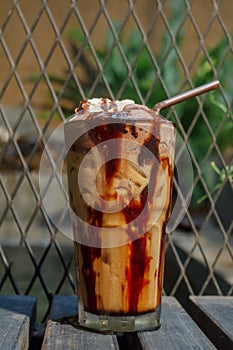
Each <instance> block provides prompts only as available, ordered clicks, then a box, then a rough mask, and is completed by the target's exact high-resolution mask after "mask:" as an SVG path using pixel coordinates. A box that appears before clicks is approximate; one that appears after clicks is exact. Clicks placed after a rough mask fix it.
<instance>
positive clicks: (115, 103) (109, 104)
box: [75, 98, 134, 113]
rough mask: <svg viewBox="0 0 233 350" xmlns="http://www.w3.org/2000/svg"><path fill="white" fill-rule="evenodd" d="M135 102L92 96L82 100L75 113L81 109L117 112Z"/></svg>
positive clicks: (91, 111)
mask: <svg viewBox="0 0 233 350" xmlns="http://www.w3.org/2000/svg"><path fill="white" fill-rule="evenodd" d="M130 104H134V101H133V100H128V99H127V100H121V101H119V100H110V99H108V98H92V99H89V100H85V101H81V102H80V104H79V106H78V107H77V108H76V109H75V113H78V112H79V111H81V110H87V111H89V112H90V113H95V112H101V111H109V112H117V111H119V112H120V111H122V110H123V109H124V107H125V106H127V105H130Z"/></svg>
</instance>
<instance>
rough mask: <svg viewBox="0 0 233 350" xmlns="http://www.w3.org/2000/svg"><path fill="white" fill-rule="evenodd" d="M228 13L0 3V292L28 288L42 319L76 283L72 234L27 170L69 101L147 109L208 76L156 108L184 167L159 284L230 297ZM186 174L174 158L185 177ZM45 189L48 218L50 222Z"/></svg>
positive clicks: (214, 1)
mask: <svg viewBox="0 0 233 350" xmlns="http://www.w3.org/2000/svg"><path fill="white" fill-rule="evenodd" d="M231 9H232V3H231V0H208V1H199V0H177V1H172V0H170V1H168V0H164V1H158V0H157V1H156V0H146V1H144V0H134V1H133V0H132V1H131V0H128V1H123V0H122V1H111V0H108V1H107V0H106V1H104V0H103V1H102V0H99V1H97V0H96V1H92V0H90V1H88V0H85V1H84V0H83V1H72V0H69V1H68V0H66V1H65V0H64V1H59V2H58V1H55V0H54V1H53V0H50V1H43V0H41V1H39V0H37V1H26V0H18V1H17V0H15V1H10V0H8V1H4V2H1V4H0V22H1V28H0V63H1V64H0V77H1V80H0V96H1V107H0V161H1V163H0V169H1V181H0V184H1V186H0V196H1V202H0V203H1V212H0V223H1V231H0V244H1V245H0V258H1V259H0V260H1V264H0V290H1V293H17V294H18V293H19V294H24V293H25V294H34V295H36V296H37V297H38V301H39V316H38V317H39V318H40V319H43V318H45V317H46V315H47V312H48V310H49V307H50V300H51V296H52V295H53V294H54V293H65V294H72V293H74V291H75V277H74V266H73V265H74V264H73V250H72V242H71V241H70V240H69V239H68V238H66V237H65V236H64V235H63V234H62V233H61V232H60V231H59V230H58V229H57V227H55V226H54V225H53V222H52V220H51V217H50V216H49V215H48V213H47V211H46V210H45V208H44V205H43V201H42V197H41V193H40V191H39V185H38V181H39V180H38V171H39V165H40V159H41V155H42V152H43V150H44V149H45V147H46V144H47V140H48V137H49V135H50V134H51V133H52V132H53V130H55V129H56V128H57V126H58V125H59V124H60V123H61V122H62V121H64V120H65V118H66V117H67V116H69V115H71V114H72V113H73V111H74V108H75V106H77V104H78V102H79V101H80V100H82V99H86V98H91V97H98V96H107V97H111V98H117V99H123V98H130V99H134V100H135V101H136V102H138V103H143V104H146V105H147V106H149V107H152V106H153V105H154V104H155V103H156V102H158V101H160V100H162V99H164V98H166V97H168V96H173V95H175V94H177V93H179V92H180V91H183V90H186V89H189V88H191V87H194V86H198V85H201V84H204V83H206V82H208V81H211V80H213V79H216V78H217V79H219V80H220V83H221V86H220V89H219V90H218V91H214V92H212V93H210V94H208V95H203V96H200V97H198V98H195V99H192V100H189V101H186V102H183V103H181V104H180V105H177V107H173V108H170V109H169V110H165V111H164V113H163V115H164V116H165V117H166V118H169V119H172V120H174V121H175V123H176V125H177V129H178V132H179V134H180V135H181V137H182V139H183V140H184V141H185V143H186V144H187V148H188V150H189V153H190V158H191V162H192V167H193V175H194V178H193V196H192V199H191V203H190V206H189V209H188V212H187V214H186V215H185V217H184V218H183V220H182V221H181V223H180V225H179V226H178V227H177V228H176V229H175V230H174V231H173V232H172V233H170V234H169V235H168V239H167V255H166V260H167V261H166V271H165V288H164V289H165V293H167V294H171V295H176V296H178V297H180V296H181V295H182V294H183V295H184V294H187V295H188V294H200V295H203V294H208V293H210V294H219V295H221V294H224V295H232V291H233V274H232V268H233V248H232V244H233V236H232V228H233V224H232V213H233V200H232V199H233V196H232V176H233V175H232V174H233V166H232V154H233V144H232V135H233V122H232V121H233V118H232V91H233V79H232V76H233V49H232V32H233V22H232V13H231ZM55 142H57V143H58V144H59V142H60V140H59V135H58V138H57V140H55ZM48 154H49V153H48ZM49 156H51V157H52V155H50V154H49ZM57 156H59V155H57ZM55 157H56V156H55ZM64 173H65V171H64ZM186 174H187V173H186V169H185V166H184V172H183V180H184V182H185V179H186V176H187V175H186ZM64 175H65V174H64ZM45 176H46V175H45ZM51 186H54V188H53V189H52V190H51V189H50V192H49V193H52V195H51V198H50V200H51V201H50V202H49V205H50V207H51V209H52V214H51V215H53V216H55V217H58V218H60V217H62V213H63V209H64V208H62V205H60V206H59V196H58V194H57V193H58V192H59V191H58V190H57V188H56V186H55V185H51ZM177 186H179V184H178V185H177ZM175 189H176V190H177V189H178V187H177V188H176V186H175Z"/></svg>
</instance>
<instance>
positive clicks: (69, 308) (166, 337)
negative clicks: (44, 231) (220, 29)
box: [0, 295, 233, 350]
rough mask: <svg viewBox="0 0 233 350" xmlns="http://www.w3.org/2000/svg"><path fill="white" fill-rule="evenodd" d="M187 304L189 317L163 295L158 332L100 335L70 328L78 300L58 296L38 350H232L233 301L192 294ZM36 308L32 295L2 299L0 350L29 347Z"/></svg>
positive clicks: (0, 310) (71, 297) (175, 302)
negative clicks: (189, 311) (188, 304)
mask: <svg viewBox="0 0 233 350" xmlns="http://www.w3.org/2000/svg"><path fill="white" fill-rule="evenodd" d="M190 305H191V308H190V310H191V316H189V315H188V314H187V312H186V311H185V310H184V309H183V308H182V307H181V305H180V304H179V303H178V301H177V300H176V299H175V298H174V297H164V298H163V307H162V319H161V327H160V329H159V330H156V331H150V332H138V333H125V334H100V333H95V332H91V331H88V330H84V329H81V328H75V327H74V326H73V324H74V322H75V321H76V315H77V300H76V296H58V295H56V296H54V299H53V304H52V308H51V313H50V317H49V321H48V322H47V326H46V330H45V333H44V334H43V339H42V340H43V344H42V348H41V349H42V350H63V349H65V350H73V349H75V350H84V349H85V350H87V349H88V350H105V349H106V350H123V349H127V350H131V349H133V350H154V349H162V350H163V349H164V350H165V349H166V350H169V349H177V350H186V349H195V350H196V349H203V350H205V349H216V348H217V349H223V350H230V349H233V297H211V296H206V297H193V296H192V297H190ZM35 308H36V300H35V298H33V297H26V296H0V349H1V350H2V349H3V350H8V349H9V350H15V349H19V350H25V349H28V346H29V343H30V335H31V334H32V328H33V326H34V321H35ZM30 327H31V328H30ZM30 329H31V331H30ZM31 349H33V350H34V346H32V345H31V347H30V350H31Z"/></svg>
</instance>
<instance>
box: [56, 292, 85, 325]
mask: <svg viewBox="0 0 233 350" xmlns="http://www.w3.org/2000/svg"><path fill="white" fill-rule="evenodd" d="M77 314H78V299H77V296H76V295H71V296H65V295H54V296H53V302H52V306H51V310H50V316H49V318H50V320H53V321H55V320H58V319H60V318H62V317H70V316H75V315H77Z"/></svg>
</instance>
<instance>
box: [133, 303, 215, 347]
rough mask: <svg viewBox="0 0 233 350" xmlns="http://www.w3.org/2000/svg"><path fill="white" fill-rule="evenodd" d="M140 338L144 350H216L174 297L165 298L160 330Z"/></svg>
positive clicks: (143, 334)
mask: <svg viewBox="0 0 233 350" xmlns="http://www.w3.org/2000/svg"><path fill="white" fill-rule="evenodd" d="M138 337H139V340H140V342H141V346H142V348H143V350H155V349H159V350H168V349H169V350H172V349H177V350H187V349H193V350H194V349H195V350H197V349H199V350H200V349H203V350H204V349H205V350H209V349H215V347H214V345H213V344H212V343H211V342H210V341H209V339H208V338H207V337H206V336H205V335H204V333H202V331H201V330H200V328H199V327H198V326H197V325H196V324H195V322H194V321H193V320H192V319H191V317H190V316H189V315H188V314H187V313H186V312H185V310H184V309H183V308H182V307H181V305H180V304H179V303H178V301H177V300H176V299H175V298H174V297H163V305H162V317H161V327H160V329H159V330H156V331H151V332H141V333H138Z"/></svg>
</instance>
